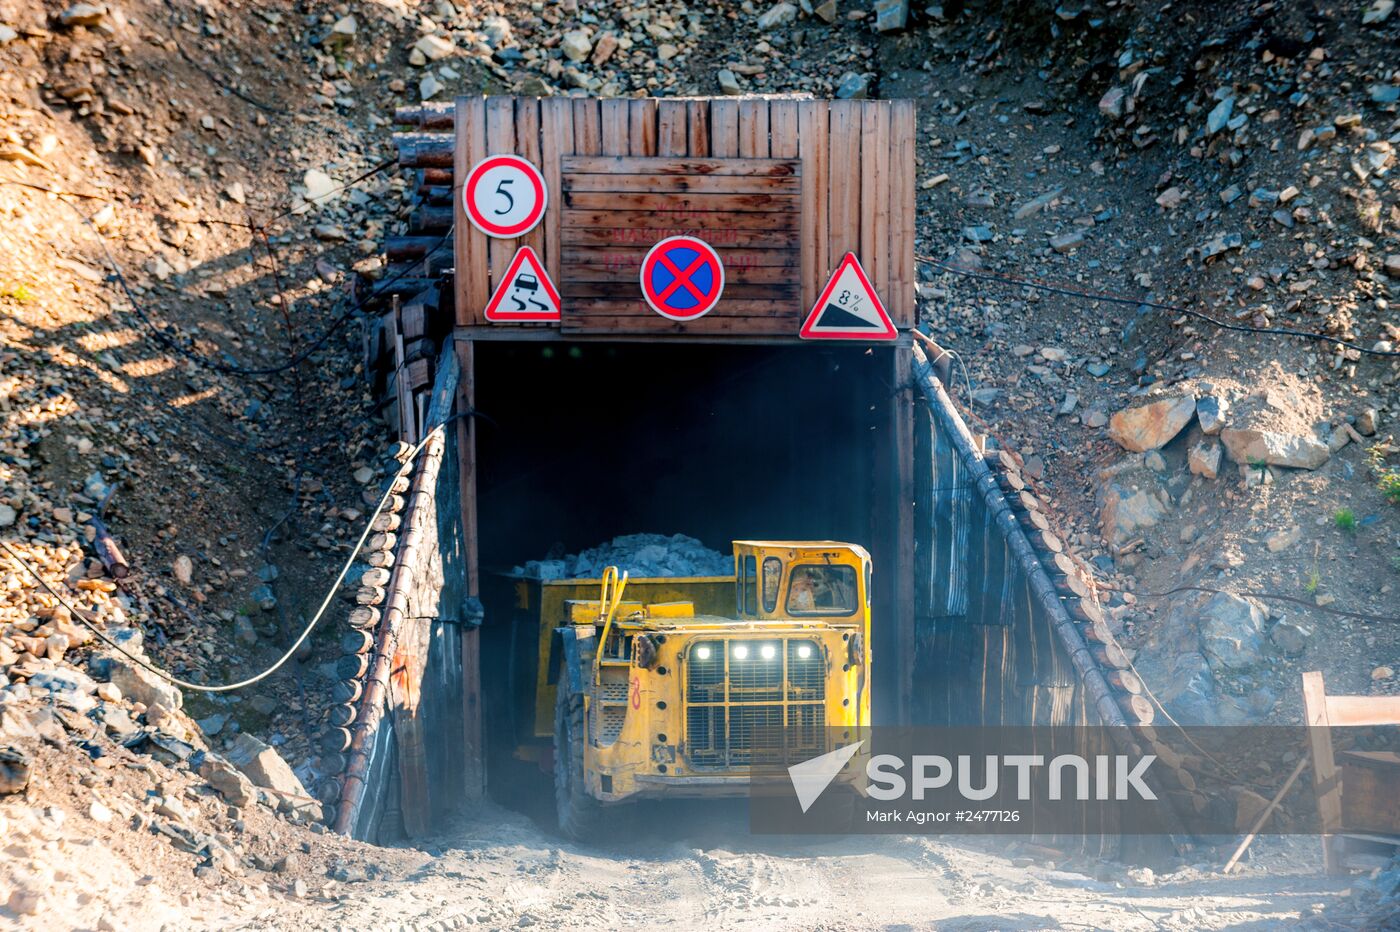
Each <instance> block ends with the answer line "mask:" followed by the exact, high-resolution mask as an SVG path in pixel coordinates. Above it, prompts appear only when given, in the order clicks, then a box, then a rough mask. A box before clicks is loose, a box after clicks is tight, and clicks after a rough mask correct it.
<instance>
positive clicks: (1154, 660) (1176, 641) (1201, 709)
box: [1133, 603, 1219, 725]
mask: <svg viewBox="0 0 1400 932" xmlns="http://www.w3.org/2000/svg"><path fill="white" fill-rule="evenodd" d="M1133 665H1134V666H1135V667H1136V668H1137V671H1138V673H1139V674H1140V675H1141V676H1142V678H1143V681H1144V682H1145V683H1146V684H1147V686H1148V688H1150V689H1151V690H1152V693H1153V695H1155V696H1156V697H1157V699H1158V701H1159V702H1161V703H1162V705H1163V706H1165V707H1166V709H1167V711H1168V712H1170V713H1171V716H1172V718H1174V719H1176V720H1177V721H1179V722H1181V723H1183V724H1187V725H1214V724H1218V722H1219V715H1218V711H1217V709H1218V705H1219V696H1218V694H1217V692H1216V688H1215V677H1214V676H1213V675H1212V674H1211V670H1210V664H1209V663H1208V662H1207V661H1206V658H1205V655H1204V654H1202V653H1201V649H1200V634H1199V631H1198V630H1197V628H1196V622H1195V617H1194V613H1193V612H1192V611H1191V610H1190V609H1189V608H1188V607H1187V606H1185V605H1183V604H1180V603H1177V604H1174V605H1173V606H1172V607H1171V609H1169V610H1168V611H1166V612H1163V613H1162V614H1160V615H1158V616H1157V619H1156V621H1155V623H1154V624H1153V625H1152V626H1151V628H1150V629H1149V630H1148V632H1147V636H1146V637H1145V639H1144V640H1143V642H1142V644H1141V645H1140V646H1139V647H1138V652H1137V656H1136V657H1134V658H1133Z"/></svg>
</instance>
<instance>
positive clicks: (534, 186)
mask: <svg viewBox="0 0 1400 932" xmlns="http://www.w3.org/2000/svg"><path fill="white" fill-rule="evenodd" d="M548 198H549V192H548V191H547V190H546V189H545V186H544V177H543V176H542V175H541V174H540V170H539V169H538V168H536V167H535V166H534V165H531V164H530V163H529V162H527V161H525V160H524V159H522V158H520V157H519V156H515V155H492V156H489V157H487V158H484V159H482V160H481V161H480V162H477V163H476V165H475V166H474V167H473V168H472V170H471V173H470V174H468V175H467V183H466V184H465V185H463V186H462V201H463V203H464V205H465V207H466V209H467V217H469V218H470V219H471V222H472V225H473V226H475V227H476V228H477V229H478V230H480V231H481V232H483V233H485V234H486V235H487V236H494V237H496V238H497V239H514V238H515V237H517V236H522V235H524V234H525V233H528V232H530V231H531V230H533V229H534V228H535V224H537V223H539V222H540V218H542V217H543V216H544V208H545V202H546V201H547V200H548Z"/></svg>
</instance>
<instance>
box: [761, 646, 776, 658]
mask: <svg viewBox="0 0 1400 932" xmlns="http://www.w3.org/2000/svg"><path fill="white" fill-rule="evenodd" d="M758 653H759V656H760V657H762V658H763V659H764V660H772V659H773V658H774V657H776V656H778V649H777V648H776V647H774V646H773V645H772V644H764V645H763V646H762V647H760V648H759V649H758Z"/></svg>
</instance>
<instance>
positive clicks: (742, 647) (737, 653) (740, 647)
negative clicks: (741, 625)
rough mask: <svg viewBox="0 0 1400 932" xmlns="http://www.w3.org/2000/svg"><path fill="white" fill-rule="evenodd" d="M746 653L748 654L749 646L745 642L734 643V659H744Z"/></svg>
mask: <svg viewBox="0 0 1400 932" xmlns="http://www.w3.org/2000/svg"><path fill="white" fill-rule="evenodd" d="M748 655H749V648H748V645H746V644H735V645H734V659H735V660H743V659H744V658H745V657H747V656H748Z"/></svg>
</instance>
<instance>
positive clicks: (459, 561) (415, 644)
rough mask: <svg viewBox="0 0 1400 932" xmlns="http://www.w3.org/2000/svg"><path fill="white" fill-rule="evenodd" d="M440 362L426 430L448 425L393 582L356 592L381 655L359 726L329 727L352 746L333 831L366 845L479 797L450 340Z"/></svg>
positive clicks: (415, 502) (421, 474)
mask: <svg viewBox="0 0 1400 932" xmlns="http://www.w3.org/2000/svg"><path fill="white" fill-rule="evenodd" d="M435 368H436V377H435V379H434V382H433V388H432V392H431V395H430V397H429V401H428V407H427V411H426V416H425V417H424V419H423V420H424V425H425V430H432V426H433V425H442V426H441V428H440V429H438V430H435V431H432V432H431V433H430V435H429V436H428V438H427V440H426V442H425V443H424V447H423V451H422V453H421V454H420V456H419V457H418V459H417V461H416V463H414V466H413V470H412V474H411V475H412V478H411V480H410V485H409V488H408V490H407V491H408V498H407V501H406V503H405V509H404V516H403V520H402V524H401V526H400V527H399V529H398V541H397V548H396V552H395V553H394V560H393V564H392V566H393V568H392V571H391V575H390V578H389V580H388V582H387V585H386V586H385V587H384V588H383V590H382V593H373V592H369V593H367V591H366V589H365V588H364V587H361V589H360V590H359V594H357V601H360V602H361V603H365V602H371V603H374V604H371V605H369V606H365V607H369V608H373V609H374V610H375V611H374V612H373V613H371V616H372V617H373V618H374V619H375V624H374V625H373V627H372V628H371V629H370V630H372V631H373V632H374V645H373V650H372V652H370V654H369V657H368V663H367V664H364V665H362V666H364V668H365V670H364V673H363V675H362V676H361V677H360V681H361V683H362V690H361V691H360V698H359V699H358V701H357V703H356V704H355V705H356V708H357V713H356V716H355V719H354V722H353V723H352V725H351V726H350V727H349V728H347V729H332V730H331V732H330V733H329V734H328V740H330V741H336V742H338V743H343V744H344V745H345V746H346V750H345V754H344V757H345V760H346V765H345V769H344V773H343V774H342V777H341V793H340V799H339V808H338V810H337V815H336V822H335V827H336V829H337V830H338V831H340V832H343V833H345V834H348V835H351V836H352V837H354V838H358V839H361V840H365V841H377V842H386V841H392V840H395V839H397V838H400V837H402V836H403V835H405V834H406V835H408V836H410V837H413V836H421V835H423V834H426V833H427V832H428V830H429V829H430V827H431V826H432V825H433V824H434V822H435V820H437V819H439V818H440V817H442V816H444V815H446V814H448V813H451V812H455V811H458V810H459V809H460V808H461V804H462V802H463V800H464V799H472V798H475V797H477V796H478V795H479V793H480V787H479V785H478V783H479V773H478V771H477V770H476V768H475V767H474V766H473V762H474V760H475V757H476V754H477V751H478V750H479V749H477V748H475V747H473V746H472V745H473V733H472V731H471V729H470V728H469V727H468V726H469V724H470V722H471V721H472V718H473V716H472V712H473V711H474V710H472V709H470V708H469V707H468V705H467V703H469V702H470V701H472V697H471V695H470V693H469V691H468V690H466V688H465V686H466V679H465V677H464V670H465V667H464V662H463V661H464V656H466V655H469V652H470V651H471V650H472V649H473V643H472V640H473V637H474V634H475V625H476V624H477V623H478V622H479V620H480V618H479V614H478V613H477V612H475V611H474V606H475V605H476V602H475V600H474V599H472V598H470V595H469V593H468V592H467V585H468V573H467V563H466V547H465V539H464V535H463V522H462V513H461V502H462V499H461V468H462V457H461V447H460V437H461V436H462V433H463V432H462V431H460V430H459V429H458V428H457V423H456V420H457V419H454V418H452V416H451V412H452V409H453V405H454V401H455V397H456V393H457V388H458V377H459V368H458V365H457V357H456V354H455V351H454V348H453V346H452V344H451V342H450V341H449V342H448V343H447V344H446V348H445V350H444V351H443V353H442V354H441V356H440V358H439V359H438V360H437V364H436V367H435ZM342 732H343V734H342Z"/></svg>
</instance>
